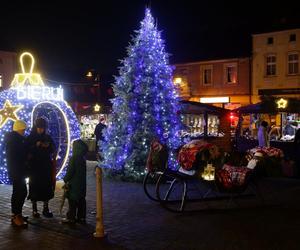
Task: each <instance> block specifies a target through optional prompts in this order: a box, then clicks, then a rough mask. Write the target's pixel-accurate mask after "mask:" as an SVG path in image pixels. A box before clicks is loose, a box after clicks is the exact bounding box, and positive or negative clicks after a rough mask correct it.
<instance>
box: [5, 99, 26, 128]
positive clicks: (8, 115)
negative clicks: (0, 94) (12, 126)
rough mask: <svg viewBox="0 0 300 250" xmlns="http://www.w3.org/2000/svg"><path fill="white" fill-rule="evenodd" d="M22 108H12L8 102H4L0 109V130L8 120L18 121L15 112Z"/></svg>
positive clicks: (17, 106) (19, 106)
mask: <svg viewBox="0 0 300 250" xmlns="http://www.w3.org/2000/svg"><path fill="white" fill-rule="evenodd" d="M22 108H23V106H22V105H16V106H13V105H11V103H10V101H9V100H6V101H5V103H4V106H3V108H2V109H0V118H1V119H0V128H1V127H3V126H4V124H5V123H6V122H7V121H8V120H12V121H16V120H18V119H19V118H18V116H17V112H18V111H19V110H20V109H22Z"/></svg>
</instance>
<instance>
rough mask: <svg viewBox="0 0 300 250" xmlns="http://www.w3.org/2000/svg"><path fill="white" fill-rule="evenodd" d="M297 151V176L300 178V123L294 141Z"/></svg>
mask: <svg viewBox="0 0 300 250" xmlns="http://www.w3.org/2000/svg"><path fill="white" fill-rule="evenodd" d="M294 149H295V164H296V175H297V177H298V178H299V177H300V123H299V124H298V127H297V131H296V134H295V139H294Z"/></svg>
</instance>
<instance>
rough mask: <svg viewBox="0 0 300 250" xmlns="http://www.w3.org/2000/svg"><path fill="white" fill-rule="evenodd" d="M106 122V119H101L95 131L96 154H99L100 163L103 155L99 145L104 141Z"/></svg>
mask: <svg viewBox="0 0 300 250" xmlns="http://www.w3.org/2000/svg"><path fill="white" fill-rule="evenodd" d="M104 121H105V119H104V117H100V119H99V123H98V124H97V125H96V128H95V131H94V135H95V137H96V154H97V158H98V159H99V160H100V161H101V160H102V155H101V152H100V148H99V143H100V142H101V141H102V140H104V136H103V130H104V129H105V128H106V125H105V124H104Z"/></svg>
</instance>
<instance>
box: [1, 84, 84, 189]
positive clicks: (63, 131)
mask: <svg viewBox="0 0 300 250" xmlns="http://www.w3.org/2000/svg"><path fill="white" fill-rule="evenodd" d="M6 100H9V101H10V103H11V104H12V105H14V106H17V105H22V106H23V107H22V109H21V110H19V111H18V112H17V116H18V118H19V119H21V120H23V121H25V122H26V124H27V125H28V128H27V130H26V132H25V135H28V134H29V133H30V130H31V127H32V120H34V119H35V118H36V117H38V116H44V117H46V118H47V119H48V122H49V125H50V126H49V128H48V133H49V134H50V135H51V136H52V138H53V139H54V142H55V144H56V147H57V150H58V152H57V153H58V155H57V173H58V176H57V179H61V178H62V177H63V176H64V174H65V166H67V161H68V158H69V157H70V155H71V148H70V146H71V145H70V144H71V142H72V141H73V140H75V139H78V138H80V127H79V123H78V121H77V118H76V115H75V113H74V112H73V110H72V109H71V107H69V106H68V104H67V103H66V102H65V101H54V100H51V101H39V100H32V99H26V98H25V99H18V98H17V91H16V89H14V88H11V89H8V90H5V91H2V92H0V109H1V108H2V107H3V105H4V103H5V101H6ZM34 110H35V112H33V111H34ZM65 120H66V121H67V123H65ZM12 125H13V121H12V120H8V121H7V122H6V123H5V124H4V126H2V127H1V128H0V142H1V143H0V183H2V184H3V183H4V184H9V183H10V181H9V178H8V175H7V164H6V156H5V145H4V136H5V134H6V133H7V132H10V131H12ZM68 135H69V140H68V138H67V137H68ZM68 141H69V142H70V143H69V144H68ZM67 154H68V155H69V156H68V158H65V157H66V155H67ZM16 157H17V156H16Z"/></svg>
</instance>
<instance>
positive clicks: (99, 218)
mask: <svg viewBox="0 0 300 250" xmlns="http://www.w3.org/2000/svg"><path fill="white" fill-rule="evenodd" d="M96 195H97V198H96V202H97V203H96V204H97V213H96V232H95V233H94V237H98V238H103V237H104V236H105V234H104V227H103V204H102V169H101V168H99V167H97V168H96Z"/></svg>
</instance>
